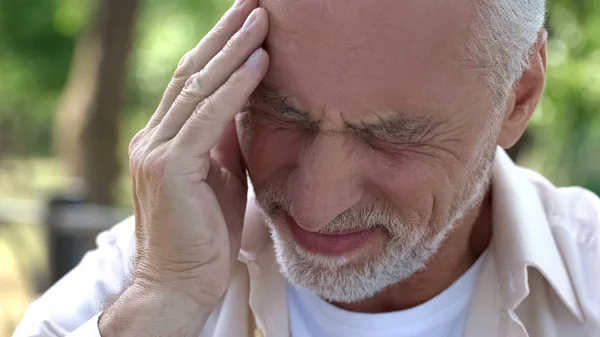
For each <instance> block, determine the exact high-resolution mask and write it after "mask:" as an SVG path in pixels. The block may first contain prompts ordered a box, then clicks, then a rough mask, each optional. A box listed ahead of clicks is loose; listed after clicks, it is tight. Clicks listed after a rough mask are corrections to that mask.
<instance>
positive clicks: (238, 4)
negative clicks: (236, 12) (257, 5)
mask: <svg viewBox="0 0 600 337" xmlns="http://www.w3.org/2000/svg"><path fill="white" fill-rule="evenodd" d="M244 1H246V0H235V2H234V3H233V7H242V5H243V4H244Z"/></svg>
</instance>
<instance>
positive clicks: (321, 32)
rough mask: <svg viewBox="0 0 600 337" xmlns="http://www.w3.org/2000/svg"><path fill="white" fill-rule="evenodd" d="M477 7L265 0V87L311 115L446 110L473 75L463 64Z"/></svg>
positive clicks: (426, 1) (398, 0)
mask: <svg viewBox="0 0 600 337" xmlns="http://www.w3.org/2000/svg"><path fill="white" fill-rule="evenodd" d="M469 1H470V0H378V1H368V0H263V1H261V4H260V5H261V6H262V7H264V8H266V9H267V11H268V12H269V16H270V30H269V34H268V37H267V41H266V48H267V50H268V51H269V55H270V57H271V66H270V69H269V72H268V74H267V77H266V80H265V82H266V83H267V84H268V85H270V86H272V87H276V88H282V89H283V90H285V91H286V93H285V94H289V95H292V96H294V97H295V98H297V99H298V100H299V101H301V104H302V105H305V108H306V109H308V110H312V109H314V108H316V107H322V106H331V107H335V108H336V109H341V110H353V109H354V110H359V109H366V108H368V107H372V106H373V105H374V104H375V105H379V104H381V105H382V107H383V106H384V105H395V104H398V102H403V103H402V104H405V105H411V104H413V103H414V104H421V102H422V101H423V100H424V99H426V100H428V101H430V104H434V103H436V102H438V103H439V104H440V105H445V104H446V103H447V100H448V99H454V100H457V99H460V97H461V96H462V95H465V94H466V90H465V88H466V87H467V84H466V82H468V81H472V80H473V79H472V78H470V77H473V74H468V73H467V72H465V71H464V68H465V66H464V64H462V63H461V62H460V61H459V60H458V55H459V53H460V50H461V49H462V48H464V46H465V43H466V42H467V36H468V27H469V17H470V11H469V7H468V6H469Z"/></svg>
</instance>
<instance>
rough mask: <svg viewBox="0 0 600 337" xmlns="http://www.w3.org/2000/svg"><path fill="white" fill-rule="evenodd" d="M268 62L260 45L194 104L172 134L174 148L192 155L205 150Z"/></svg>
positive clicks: (250, 89)
mask: <svg viewBox="0 0 600 337" xmlns="http://www.w3.org/2000/svg"><path fill="white" fill-rule="evenodd" d="M268 64H269V57H268V55H267V53H266V52H265V51H264V50H263V49H262V48H259V49H257V50H256V51H255V52H254V53H252V55H251V56H250V57H249V58H248V60H247V61H246V62H245V63H244V64H243V65H242V66H241V67H240V68H239V69H238V70H236V72H235V73H233V75H231V77H230V78H229V79H228V80H227V82H226V83H225V84H223V85H222V86H221V87H220V88H219V89H217V91H216V92H215V93H214V94H212V95H211V96H209V97H208V98H206V99H205V100H203V101H202V102H201V103H200V104H198V106H197V107H196V109H195V110H194V111H193V112H192V114H191V116H190V117H189V118H188V119H187V121H186V122H185V124H184V125H183V127H182V128H181V131H180V132H179V133H178V134H177V135H176V136H175V138H174V141H175V143H176V144H175V148H177V149H180V150H181V151H185V152H186V153H188V154H189V155H191V156H193V157H196V156H203V155H205V154H207V153H209V151H210V150H211V149H212V148H213V147H214V146H215V145H216V144H217V142H218V141H219V139H220V138H221V136H222V135H223V131H224V129H225V128H226V126H227V125H228V124H229V123H230V122H231V121H233V118H234V117H235V115H236V114H237V113H238V112H239V111H240V110H241V109H242V108H243V107H244V105H245V103H246V101H247V99H248V96H250V94H251V93H252V92H253V91H254V90H255V89H256V87H257V86H258V84H259V83H260V81H261V80H262V78H263V77H264V75H265V73H266V72H267V68H268Z"/></svg>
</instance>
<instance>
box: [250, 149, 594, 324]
mask: <svg viewBox="0 0 600 337" xmlns="http://www.w3.org/2000/svg"><path fill="white" fill-rule="evenodd" d="M491 176H492V183H491V186H492V190H491V192H492V226H493V235H492V243H491V244H492V245H493V246H494V251H495V252H496V254H495V259H496V267H497V273H498V279H499V283H500V292H501V295H502V298H503V299H504V301H505V306H506V308H507V309H508V310H515V309H516V308H517V307H518V306H519V305H520V304H521V303H522V302H523V300H524V299H525V298H526V297H527V296H528V295H529V292H530V291H529V283H528V270H527V269H528V267H533V268H535V269H537V270H538V271H539V272H540V273H541V274H542V275H543V276H544V277H545V279H546V280H547V281H548V282H549V283H550V284H551V285H552V288H553V289H554V291H555V292H556V294H557V295H558V296H559V298H560V299H561V300H562V302H563V304H564V305H565V306H566V308H567V309H568V310H569V311H570V312H571V313H572V314H573V315H574V316H575V317H576V318H577V319H579V320H580V321H582V320H583V314H582V311H581V308H580V305H579V302H578V300H577V297H576V295H575V290H574V289H573V285H572V283H571V281H570V278H569V274H568V273H567V270H566V267H565V265H564V261H563V260H562V258H561V255H560V253H559V250H558V247H557V245H556V242H555V240H554V236H553V235H552V232H551V229H550V223H549V221H548V217H547V214H546V211H545V210H544V207H543V204H542V200H541V199H540V195H539V192H538V190H537V189H536V188H535V185H534V184H533V183H532V182H531V181H530V180H529V179H528V177H527V175H526V174H525V173H524V172H523V169H521V168H519V167H518V166H517V165H515V164H514V163H513V161H512V160H511V159H510V158H509V157H508V155H507V154H506V152H505V151H504V150H503V149H501V148H500V147H498V149H497V151H496V157H495V160H494V163H493V167H492V175H491ZM248 200H249V201H248V205H247V211H246V218H245V222H244V235H243V240H242V249H241V252H240V260H241V261H243V262H246V263H247V262H249V261H254V260H256V259H258V258H259V257H260V256H270V254H262V253H263V251H264V249H265V248H266V247H269V249H272V245H271V244H270V243H271V241H270V239H269V234H268V229H267V228H266V226H265V224H264V222H263V219H262V213H261V211H260V210H259V209H258V207H257V206H256V203H255V201H254V194H253V192H252V190H250V192H249V198H248ZM259 262H260V261H259Z"/></svg>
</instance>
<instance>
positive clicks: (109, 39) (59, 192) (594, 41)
mask: <svg viewBox="0 0 600 337" xmlns="http://www.w3.org/2000/svg"><path fill="white" fill-rule="evenodd" d="M229 5H230V0H170V1H165V0H102V1H98V0H0V337H8V336H10V335H11V334H12V331H13V330H14V327H15V326H16V324H17V323H18V321H19V320H20V318H21V316H22V314H23V312H24V310H25V309H26V307H27V305H28V303H29V302H30V301H31V300H33V299H35V298H36V296H38V295H39V293H40V292H41V291H43V290H44V289H45V287H47V286H48V284H49V283H50V282H51V281H52V278H53V276H52V270H50V269H52V268H54V267H53V266H52V263H51V262H52V261H51V260H52V258H51V255H52V254H50V253H49V250H50V248H51V247H50V246H51V245H49V240H52V238H53V237H54V236H53V235H55V234H56V228H54V227H49V226H56V219H54V218H52V216H51V215H52V212H50V211H49V208H51V207H50V206H51V205H55V204H56V201H57V200H59V201H60V202H62V203H63V204H64V203H65V202H66V203H67V204H72V205H81V204H85V205H88V206H89V205H91V206H94V207H95V208H94V207H91V208H90V207H88V208H77V209H79V210H81V209H83V210H84V211H83V212H80V213H79V217H75V219H82V218H83V219H87V220H90V219H92V220H96V223H92V224H88V223H87V222H86V221H87V220H85V221H84V220H81V222H80V223H78V222H77V221H75V225H73V222H74V221H73V218H70V219H71V220H70V223H71V225H70V226H71V227H69V228H68V230H67V231H66V232H65V230H64V228H63V229H62V230H63V232H61V233H62V235H63V236H64V235H65V234H64V233H67V232H68V233H71V232H76V233H78V234H77V235H79V236H77V235H74V237H76V238H77V237H79V238H82V237H87V239H89V237H90V236H92V234H93V232H94V231H95V230H97V229H98V226H110V225H111V223H110V221H111V219H117V218H122V217H123V216H126V215H127V214H130V213H131V210H130V207H131V199H130V193H129V180H128V175H127V171H128V170H127V145H128V142H129V140H130V139H131V137H132V136H133V135H134V134H135V132H136V131H137V130H138V129H140V128H141V127H142V126H143V125H144V124H145V122H146V121H147V119H148V118H149V116H150V115H151V114H152V112H153V111H154V109H155V107H156V106H157V104H158V102H159V100H160V97H161V94H162V92H163V90H164V88H165V86H166V84H167V83H168V80H169V78H170V76H171V74H172V72H173V71H174V69H175V66H176V65H177V63H178V60H179V58H180V57H181V55H183V54H184V53H185V52H186V51H187V50H188V49H190V48H192V47H193V46H194V45H195V44H196V43H197V42H198V40H199V39H200V38H201V37H202V36H203V35H204V34H205V33H206V32H207V31H208V30H209V29H210V28H211V27H212V26H213V25H214V23H215V22H216V21H217V20H218V18H219V17H220V15H221V14H222V13H223V12H224V11H225V10H226V8H227V7H228V6H229ZM547 27H548V30H549V35H550V40H549V43H548V81H547V88H546V93H545V96H544V98H543V101H542V102H541V104H540V106H539V108H538V110H537V111H536V113H535V115H534V117H533V120H532V122H531V125H530V127H529V129H528V130H527V132H526V135H525V137H524V138H523V140H522V141H521V142H520V143H519V144H518V145H517V147H516V148H515V149H514V150H513V151H512V153H511V155H512V156H513V158H516V160H517V161H518V163H520V164H521V165H524V166H526V167H530V168H532V169H534V170H537V171H539V172H541V173H542V174H544V175H545V176H547V177H548V178H549V179H550V180H551V181H553V182H554V183H555V184H557V185H580V186H584V187H586V188H588V189H590V190H592V191H594V192H595V193H600V0H549V4H548V17H547ZM96 206H97V207H96ZM49 214H50V215H49ZM49 219H50V220H49ZM52 219H54V220H52ZM61 219H62V218H61ZM84 222H86V226H89V228H88V229H87V231H85V230H84V231H83V232H82V230H81V228H79V229H78V228H75V227H84V225H83V223H84ZM92 222H93V221H92ZM98 223H100V225H98ZM63 225H64V224H63ZM73 226H74V227H73ZM67 227H68V226H67ZM49 228H50V229H49ZM90 228H91V229H90ZM69 231H71V232H69ZM81 233H84V234H81ZM70 238H71V239H72V237H70ZM58 242H59V243H60V242H68V243H69V245H71V244H73V242H74V241H58ZM54 243H55V245H56V241H55V242H54ZM65 245H66V244H65ZM59 246H60V244H59ZM85 247H87V246H84V248H85ZM80 250H81V247H80ZM62 254H64V251H63V252H62ZM75 259H79V256H75ZM75 262H76V261H74V262H72V263H75ZM72 263H71V264H72ZM54 264H56V261H54Z"/></svg>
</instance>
